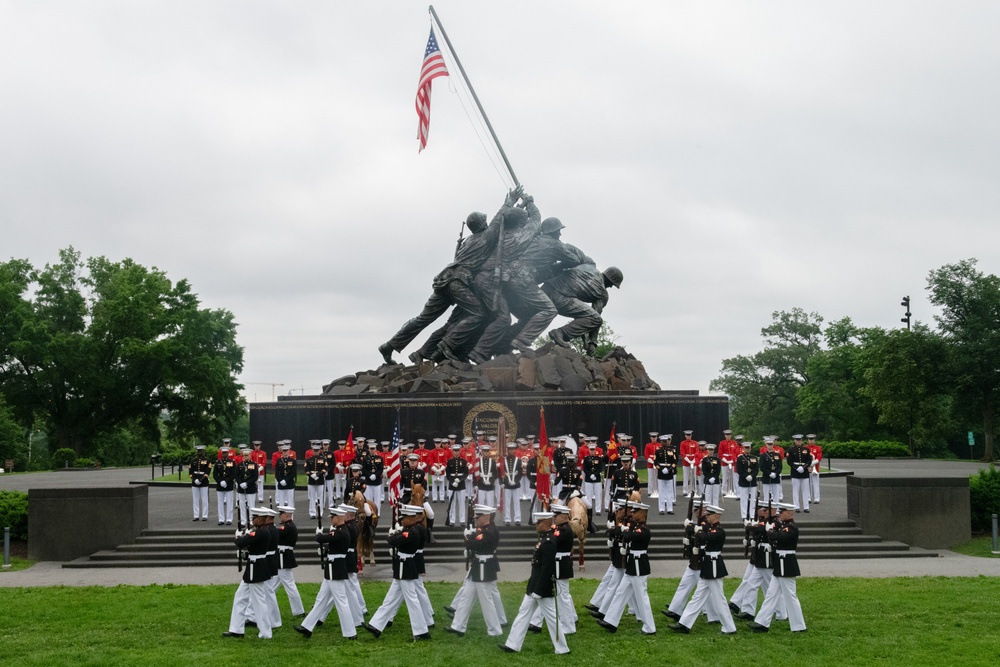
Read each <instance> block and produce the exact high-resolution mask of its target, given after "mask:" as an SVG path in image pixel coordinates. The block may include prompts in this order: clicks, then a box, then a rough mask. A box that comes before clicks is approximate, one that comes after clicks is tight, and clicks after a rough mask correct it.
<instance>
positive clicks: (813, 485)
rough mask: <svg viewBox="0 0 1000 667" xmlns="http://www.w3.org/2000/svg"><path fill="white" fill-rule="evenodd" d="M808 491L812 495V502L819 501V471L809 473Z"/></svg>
mask: <svg viewBox="0 0 1000 667" xmlns="http://www.w3.org/2000/svg"><path fill="white" fill-rule="evenodd" d="M809 482H810V484H809V489H810V490H809V493H810V495H811V496H812V501H813V502H814V503H818V502H819V473H818V472H811V473H809Z"/></svg>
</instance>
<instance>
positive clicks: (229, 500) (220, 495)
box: [215, 491, 234, 523]
mask: <svg viewBox="0 0 1000 667" xmlns="http://www.w3.org/2000/svg"><path fill="white" fill-rule="evenodd" d="M233 495H234V494H233V492H232V491H216V492H215V500H216V504H217V505H218V506H219V523H222V522H223V521H225V522H226V523H232V522H233Z"/></svg>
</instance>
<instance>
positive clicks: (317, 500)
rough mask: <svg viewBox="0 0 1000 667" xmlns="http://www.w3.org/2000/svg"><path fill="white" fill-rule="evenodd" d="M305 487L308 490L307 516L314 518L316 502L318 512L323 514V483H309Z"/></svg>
mask: <svg viewBox="0 0 1000 667" xmlns="http://www.w3.org/2000/svg"><path fill="white" fill-rule="evenodd" d="M306 488H307V489H308V490H309V518H310V519H315V518H316V505H317V504H319V511H320V514H323V485H322V484H309V485H308V486H307V487H306Z"/></svg>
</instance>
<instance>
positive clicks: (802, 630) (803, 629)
mask: <svg viewBox="0 0 1000 667" xmlns="http://www.w3.org/2000/svg"><path fill="white" fill-rule="evenodd" d="M805 631H806V629H805V628H802V629H801V630H792V632H805Z"/></svg>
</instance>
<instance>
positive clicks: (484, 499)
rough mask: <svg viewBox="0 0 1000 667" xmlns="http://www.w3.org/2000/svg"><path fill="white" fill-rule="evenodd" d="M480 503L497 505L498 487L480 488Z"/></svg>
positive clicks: (491, 505)
mask: <svg viewBox="0 0 1000 667" xmlns="http://www.w3.org/2000/svg"><path fill="white" fill-rule="evenodd" d="M479 504H481V505H489V506H490V507H496V506H497V492H496V488H495V487H494V488H492V489H489V490H486V489H479Z"/></svg>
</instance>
